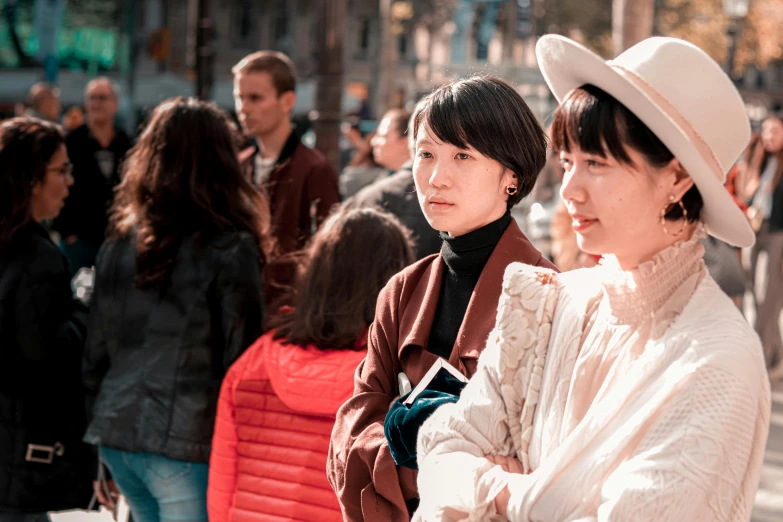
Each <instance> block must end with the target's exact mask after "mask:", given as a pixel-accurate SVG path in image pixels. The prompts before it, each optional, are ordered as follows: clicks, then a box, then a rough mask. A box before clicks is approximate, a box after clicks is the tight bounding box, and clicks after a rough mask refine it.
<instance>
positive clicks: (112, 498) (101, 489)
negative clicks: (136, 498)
mask: <svg viewBox="0 0 783 522" xmlns="http://www.w3.org/2000/svg"><path fill="white" fill-rule="evenodd" d="M92 489H93V491H95V496H96V497H97V498H98V502H100V503H101V504H102V505H104V506H106V507H107V508H108V509H110V510H111V511H114V509H115V508H116V507H117V499H119V498H120V490H119V489H117V484H115V483H114V481H113V480H106V481H100V480H93V481H92Z"/></svg>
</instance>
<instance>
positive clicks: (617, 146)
mask: <svg viewBox="0 0 783 522" xmlns="http://www.w3.org/2000/svg"><path fill="white" fill-rule="evenodd" d="M625 113H628V114H625ZM629 115H630V116H633V115H632V114H630V111H628V109H626V108H625V107H624V106H623V105H622V104H621V103H620V102H618V101H617V100H616V99H615V98H614V97H612V96H611V95H609V94H607V93H606V92H604V91H602V90H601V89H598V88H597V87H594V86H592V85H583V86H582V87H579V88H578V89H574V90H573V91H571V92H570V93H569V94H568V96H567V97H566V99H565V100H564V101H563V103H562V104H560V106H559V107H558V108H557V110H556V111H555V116H554V119H553V120H552V147H553V149H554V150H555V152H558V153H559V152H561V151H565V152H568V153H570V152H571V147H573V146H574V144H576V146H577V147H578V148H579V149H581V150H582V151H583V152H586V153H588V154H595V155H597V156H600V157H602V158H606V157H607V155H608V156H612V157H613V158H614V159H615V160H617V161H619V162H620V163H625V164H627V165H633V162H632V161H631V158H630V156H629V155H628V152H627V151H626V150H625V143H624V140H623V139H621V136H623V135H626V134H627V131H628V129H627V128H626V127H627V125H626V122H627V121H628V116H629Z"/></svg>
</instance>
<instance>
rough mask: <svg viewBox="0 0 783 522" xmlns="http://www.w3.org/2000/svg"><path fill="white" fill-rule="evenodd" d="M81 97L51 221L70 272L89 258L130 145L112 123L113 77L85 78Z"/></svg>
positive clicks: (101, 237)
mask: <svg viewBox="0 0 783 522" xmlns="http://www.w3.org/2000/svg"><path fill="white" fill-rule="evenodd" d="M84 103H85V108H86V120H87V121H86V123H85V124H84V125H82V126H81V127H78V128H76V129H75V130H74V131H73V132H71V133H70V134H69V135H68V137H67V138H66V146H67V147H68V156H69V157H70V159H71V162H72V163H73V179H74V184H73V186H72V187H71V190H70V195H69V196H68V199H66V200H65V207H64V208H63V211H62V212H61V213H60V216H59V217H58V218H57V219H56V220H55V222H54V225H53V228H54V229H55V230H56V231H58V232H59V233H60V237H61V248H62V250H63V252H64V253H65V256H66V257H67V258H68V262H69V264H70V268H71V272H72V273H74V274H75V273H76V272H77V271H78V270H79V268H81V267H89V266H92V265H93V264H94V263H95V256H96V255H97V254H98V249H99V248H100V246H101V244H102V243H103V240H104V239H105V230H106V227H107V225H108V210H109V207H110V206H111V203H112V200H113V199H114V187H115V186H117V184H118V183H119V182H120V165H121V163H122V160H123V158H124V157H125V154H126V153H127V152H128V150H129V149H130V147H131V142H130V139H129V138H128V136H127V135H126V134H125V133H124V132H123V131H121V130H120V129H118V128H116V127H115V125H114V117H115V116H116V114H117V111H118V109H119V100H118V90H117V86H116V84H115V83H114V82H113V81H111V80H110V79H108V78H103V77H101V78H96V79H94V80H92V81H91V82H90V83H88V84H87V87H86V89H85V95H84Z"/></svg>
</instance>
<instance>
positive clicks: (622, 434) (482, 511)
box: [415, 36, 770, 522]
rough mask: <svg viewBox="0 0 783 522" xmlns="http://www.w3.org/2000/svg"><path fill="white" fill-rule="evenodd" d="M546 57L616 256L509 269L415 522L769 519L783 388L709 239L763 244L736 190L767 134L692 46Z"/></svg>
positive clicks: (594, 219)
mask: <svg viewBox="0 0 783 522" xmlns="http://www.w3.org/2000/svg"><path fill="white" fill-rule="evenodd" d="M537 54H538V58H539V64H540V66H541V68H542V71H543V73H544V77H545V78H546V80H547V83H548V84H549V86H550V88H551V89H552V91H553V92H554V94H555V96H556V97H557V98H558V100H560V106H559V107H558V109H557V111H556V112H555V117H554V121H553V124H552V134H553V144H554V147H555V149H556V150H557V151H558V153H559V154H560V160H561V162H562V165H563V169H564V171H565V177H564V181H563V185H562V188H561V194H562V197H563V200H564V202H565V205H566V207H567V209H568V212H569V214H570V215H571V219H572V226H573V228H574V230H575V232H576V235H577V240H578V243H579V247H580V248H581V249H582V250H583V251H585V252H587V253H589V254H593V255H600V256H602V257H603V262H602V264H601V265H599V266H597V267H594V268H588V269H583V270H576V271H573V272H569V273H566V274H562V275H559V274H555V273H553V272H551V271H547V270H542V269H537V268H533V267H529V266H524V265H520V264H515V265H512V266H510V267H509V268H508V269H507V270H506V274H505V278H504V281H503V293H502V297H501V299H500V305H499V310H498V315H497V322H496V326H495V330H494V331H493V332H492V334H491V335H490V336H489V344H488V346H487V348H486V350H485V351H484V353H483V354H482V356H481V361H480V364H479V371H478V373H477V374H476V375H475V377H474V378H473V379H472V380H471V381H470V382H469V383H468V384H467V386H466V387H465V389H464V390H463V392H462V394H461V396H460V398H459V401H458V402H457V403H456V404H448V405H446V406H443V407H442V408H440V409H439V410H437V411H436V412H435V413H434V414H433V415H432V416H431V417H430V418H429V419H428V420H427V421H426V422H425V423H424V424H423V426H422V427H421V429H420V431H419V438H418V441H417V447H418V455H417V459H418V465H419V470H420V472H419V477H418V478H419V482H418V485H419V491H420V492H421V506H420V508H419V511H418V512H417V514H416V517H415V519H416V520H426V521H427V522H431V521H451V520H490V519H491V520H509V521H512V522H517V521H519V522H522V521H529V520H537V521H542V522H548V521H551V522H554V521H558V520H580V521H593V522H619V521H628V520H633V521H634V522H653V521H654V522H679V521H682V520H688V521H694V522H708V521H713V520H725V521H730V522H741V521H747V520H750V517H751V511H752V508H753V502H754V498H755V493H756V489H757V488H758V484H759V477H760V473H761V465H762V462H763V458H764V449H765V446H766V440H767V433H768V430H769V417H770V389H769V381H768V380H767V376H766V371H765V365H764V358H763V355H762V350H761V345H760V343H759V339H758V337H757V336H756V334H755V333H754V331H753V329H752V328H751V327H750V325H748V323H747V322H746V321H745V320H744V318H743V317H742V315H741V313H740V312H739V310H738V309H737V308H736V306H734V304H733V303H732V301H731V300H730V299H729V298H728V296H726V294H724V293H723V292H722V291H721V290H720V287H719V286H718V285H717V283H716V282H715V281H714V280H713V279H712V278H711V277H710V275H709V273H708V272H707V269H706V268H705V265H704V261H703V256H704V247H703V246H702V243H701V242H700V239H701V238H703V237H705V234H706V233H707V232H709V233H710V234H712V235H714V236H715V237H717V238H719V239H722V240H723V241H726V242H727V243H729V244H732V245H736V246H740V247H747V246H750V245H752V244H753V241H754V234H753V231H752V230H751V228H750V226H749V224H748V221H747V219H746V218H745V216H744V214H743V213H742V211H741V210H740V209H739V207H738V206H737V205H736V204H735V203H734V201H733V199H732V198H731V196H730V195H729V193H728V191H727V190H726V189H725V188H724V186H723V183H724V181H725V178H726V173H727V172H728V171H729V169H730V168H731V167H732V165H733V164H734V161H735V160H736V159H737V157H739V155H740V154H741V153H742V152H743V150H744V149H745V145H746V143H747V142H748V140H749V138H750V124H749V121H748V117H747V114H746V112H745V106H744V103H743V102H742V99H741V98H740V96H739V93H738V92H737V90H736V88H735V87H734V85H733V83H732V82H731V80H730V79H729V78H728V76H726V74H725V73H724V72H723V71H722V70H721V68H720V66H718V64H716V63H715V62H714V61H713V60H712V59H711V58H710V57H709V56H708V55H707V54H706V53H704V51H702V50H701V49H699V48H698V47H695V46H694V45H692V44H689V43H687V42H684V41H682V40H677V39H674V38H650V39H647V40H644V41H642V42H640V43H639V44H637V45H636V46H634V47H632V48H631V49H629V50H627V51H626V52H625V53H623V54H622V55H620V56H619V57H617V58H616V59H614V60H612V61H609V62H605V61H604V60H603V59H602V58H600V57H599V56H597V55H595V54H594V53H592V52H591V51H589V50H588V49H586V48H584V47H582V46H581V45H579V44H577V43H576V42H573V41H571V40H569V39H567V38H564V37H560V36H545V37H543V38H542V39H541V40H539V42H538V44H537ZM715 107H720V108H721V110H720V111H715V110H714V108H715ZM520 324H525V325H527V329H526V330H527V331H524V332H523V331H520V328H519V325H520Z"/></svg>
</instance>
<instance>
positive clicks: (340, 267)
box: [270, 206, 415, 349]
mask: <svg viewBox="0 0 783 522" xmlns="http://www.w3.org/2000/svg"><path fill="white" fill-rule="evenodd" d="M414 260H415V257H414V255H413V247H412V245H411V239H410V232H409V231H408V230H407V229H406V228H405V227H404V226H402V225H401V224H400V222H399V221H398V220H397V218H396V217H394V216H392V215H391V214H388V213H386V212H382V211H380V210H376V209H372V208H361V209H350V208H348V207H345V206H343V207H338V209H337V210H336V211H335V212H334V213H333V214H332V215H331V216H330V217H329V219H327V220H326V221H325V222H324V224H323V225H322V226H321V228H320V229H319V230H318V232H317V233H316V234H315V236H313V238H312V241H311V243H310V245H309V246H308V248H307V249H306V251H305V256H304V258H303V259H302V262H301V269H300V271H299V277H298V279H297V283H296V292H295V294H294V298H293V310H292V311H291V312H290V313H288V314H280V315H277V316H274V317H273V318H272V319H271V320H270V326H271V327H272V328H276V329H277V331H276V332H275V338H276V339H284V340H285V342H286V343H289V344H297V345H303V346H304V345H315V346H317V347H318V348H320V349H346V348H347V349H352V348H355V347H356V345H357V341H358V340H360V339H361V338H362V337H363V335H364V333H365V332H366V329H367V327H368V326H369V325H370V324H371V323H372V322H373V319H374V318H375V302H376V300H377V299H378V294H379V293H380V291H381V289H382V288H383V287H384V286H385V285H386V283H387V282H388V281H389V279H390V278H391V277H392V276H393V275H394V274H396V273H397V272H399V271H400V270H402V269H403V268H405V267H406V266H408V265H409V264H411V263H413V261H414Z"/></svg>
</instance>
